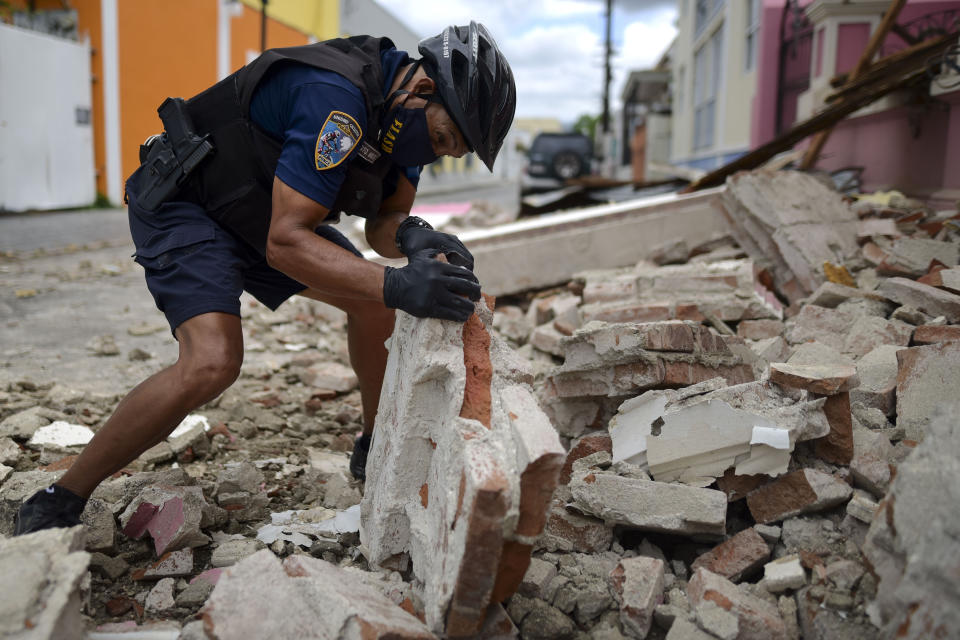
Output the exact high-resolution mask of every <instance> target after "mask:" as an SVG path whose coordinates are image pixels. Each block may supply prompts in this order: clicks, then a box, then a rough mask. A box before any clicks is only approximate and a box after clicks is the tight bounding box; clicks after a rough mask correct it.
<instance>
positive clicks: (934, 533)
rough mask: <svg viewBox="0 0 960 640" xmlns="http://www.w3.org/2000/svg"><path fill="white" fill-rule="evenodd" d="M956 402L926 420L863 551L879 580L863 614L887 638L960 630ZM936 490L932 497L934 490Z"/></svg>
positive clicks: (959, 436) (959, 483)
mask: <svg viewBox="0 0 960 640" xmlns="http://www.w3.org/2000/svg"><path fill="white" fill-rule="evenodd" d="M958 410H960V407H958V406H957V405H956V404H955V403H948V404H945V405H944V406H943V407H942V408H941V409H940V410H939V411H937V412H936V413H935V415H934V416H933V417H932V419H931V420H930V424H929V426H928V427H927V433H926V437H925V439H924V441H923V442H921V443H920V444H919V446H917V448H916V449H915V450H914V452H913V453H912V454H911V455H910V456H909V457H908V458H907V459H906V460H905V461H904V462H903V463H901V464H900V466H899V467H898V469H897V476H896V478H895V479H894V480H893V482H892V483H891V485H890V491H889V493H888V494H887V496H886V498H884V500H883V501H882V502H881V503H880V507H879V513H878V516H877V517H876V518H874V519H873V521H872V523H871V525H870V530H869V533H868V534H867V539H866V542H865V544H864V547H863V552H864V555H865V556H866V558H867V560H869V562H870V566H871V567H872V571H873V573H874V574H875V575H876V576H877V577H878V578H879V585H878V588H877V597H876V600H875V601H874V602H873V603H872V604H871V605H870V607H869V608H868V612H869V614H870V619H871V621H872V622H873V623H874V624H875V625H876V626H877V627H879V628H880V630H881V633H882V634H883V636H884V637H893V636H894V635H895V634H896V635H897V637H901V638H929V637H935V636H936V635H944V636H945V637H946V636H948V635H950V634H951V633H952V632H951V631H950V630H951V629H958V628H960V609H958V608H957V606H956V603H957V602H958V600H960V591H958V583H957V581H956V580H955V579H954V577H953V576H955V575H956V572H957V571H958V570H960V568H958V566H957V562H958V557H957V554H956V553H955V549H954V546H955V544H954V542H953V541H954V534H953V532H955V531H956V530H957V510H956V504H957V500H958V499H960V493H958V491H960V465H958V460H960V458H958V456H960V450H958V444H960V433H958V424H957V421H956V415H957V411H958ZM931 487H936V488H937V490H936V491H931V490H930V488H931Z"/></svg>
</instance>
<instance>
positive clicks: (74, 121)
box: [0, 24, 96, 211]
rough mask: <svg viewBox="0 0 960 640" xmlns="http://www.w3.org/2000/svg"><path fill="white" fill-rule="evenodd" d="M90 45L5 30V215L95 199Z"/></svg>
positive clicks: (0, 86) (0, 171)
mask: <svg viewBox="0 0 960 640" xmlns="http://www.w3.org/2000/svg"><path fill="white" fill-rule="evenodd" d="M91 109H92V104H91V97H90V45H89V43H82V44H80V43H76V42H72V41H69V40H63V39H61V38H56V37H53V36H47V35H44V34H41V33H37V32H34V31H27V30H24V29H19V28H17V27H12V26H8V25H4V24H0V210H8V211H24V210H28V209H60V208H67V207H76V206H86V205H89V204H92V203H93V201H94V199H95V198H96V182H95V176H94V163H93V126H92V118H93V116H92V113H91Z"/></svg>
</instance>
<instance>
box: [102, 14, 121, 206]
mask: <svg viewBox="0 0 960 640" xmlns="http://www.w3.org/2000/svg"><path fill="white" fill-rule="evenodd" d="M100 20H101V22H100V28H101V31H102V33H103V122H104V147H105V150H106V156H107V157H106V163H107V175H106V182H107V193H106V195H107V198H108V199H109V200H110V202H112V203H114V204H117V205H119V204H120V203H121V202H123V175H122V172H123V162H122V156H121V153H120V147H121V145H120V57H119V56H120V51H119V45H118V43H117V36H118V35H119V32H118V27H117V0H101V2H100Z"/></svg>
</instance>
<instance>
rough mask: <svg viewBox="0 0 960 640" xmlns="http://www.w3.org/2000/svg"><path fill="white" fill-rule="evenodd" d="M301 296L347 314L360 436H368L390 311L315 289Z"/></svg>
mask: <svg viewBox="0 0 960 640" xmlns="http://www.w3.org/2000/svg"><path fill="white" fill-rule="evenodd" d="M300 295H302V296H306V297H308V298H311V299H312V300H319V301H320V302H326V303H327V304H329V305H332V306H334V307H337V308H338V309H342V310H343V311H345V312H346V314H347V347H348V349H349V352H350V364H351V366H353V370H354V372H356V374H357V379H358V380H359V382H360V397H361V400H362V402H363V433H364V435H370V434H371V433H373V423H374V420H375V419H376V417H377V405H378V404H379V403H380V387H381V386H382V385H383V372H384V369H385V368H386V366H387V349H386V347H384V344H383V343H384V342H386V340H387V338H389V337H390V334H391V333H393V320H394V317H393V309H387V308H386V307H385V306H383V303H382V302H371V301H367V300H354V299H352V298H342V297H338V296H331V295H329V294H326V293H323V292H320V291H317V290H315V289H307V290H305V291H301V292H300Z"/></svg>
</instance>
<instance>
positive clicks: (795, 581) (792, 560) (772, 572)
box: [763, 555, 807, 593]
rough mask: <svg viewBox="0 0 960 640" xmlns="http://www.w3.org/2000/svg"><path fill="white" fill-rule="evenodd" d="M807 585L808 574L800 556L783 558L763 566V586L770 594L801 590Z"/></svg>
mask: <svg viewBox="0 0 960 640" xmlns="http://www.w3.org/2000/svg"><path fill="white" fill-rule="evenodd" d="M806 583H807V572H806V571H805V570H804V568H803V565H802V564H800V556H797V555H789V556H783V557H782V558H777V559H776V560H774V561H773V562H768V563H767V564H765V565H764V566H763V586H764V588H765V589H766V590H767V591H769V592H770V593H780V592H782V591H786V590H788V589H800V588H801V587H803V586H804V585H805V584H806Z"/></svg>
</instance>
